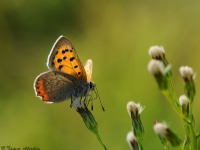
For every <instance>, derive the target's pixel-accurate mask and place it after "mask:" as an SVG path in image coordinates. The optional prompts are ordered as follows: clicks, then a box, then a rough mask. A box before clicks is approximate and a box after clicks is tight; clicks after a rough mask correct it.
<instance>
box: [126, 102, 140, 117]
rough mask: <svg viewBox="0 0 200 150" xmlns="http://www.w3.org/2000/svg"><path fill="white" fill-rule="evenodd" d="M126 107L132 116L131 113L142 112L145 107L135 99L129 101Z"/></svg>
mask: <svg viewBox="0 0 200 150" xmlns="http://www.w3.org/2000/svg"><path fill="white" fill-rule="evenodd" d="M126 108H127V111H128V114H129V116H130V117H131V113H133V114H134V115H136V112H138V114H140V113H141V112H142V111H143V110H144V107H142V106H141V105H140V103H138V104H136V103H134V102H133V101H130V102H128V103H127V106H126Z"/></svg>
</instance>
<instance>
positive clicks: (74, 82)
mask: <svg viewBox="0 0 200 150" xmlns="http://www.w3.org/2000/svg"><path fill="white" fill-rule="evenodd" d="M47 66H48V68H49V69H50V71H48V72H44V73H42V74H40V75H39V76H38V77H36V79H35V82H34V89H35V93H36V96H38V97H40V98H41V99H42V100H43V101H45V102H47V103H53V102H61V101H64V100H66V99H74V98H78V97H81V98H82V97H85V98H87V96H88V93H89V92H90V91H91V90H93V89H94V86H95V84H94V83H93V82H92V81H91V76H92V60H90V59H89V60H88V61H87V62H86V65H85V68H84V66H83V65H82V63H81V61H80V59H79V57H78V55H77V53H76V51H75V48H74V47H73V45H72V44H71V42H70V41H69V40H68V39H67V38H66V37H64V36H60V37H59V38H58V40H57V41H56V42H55V44H54V45H53V47H52V50H51V52H50V54H49V56H48V59H47Z"/></svg>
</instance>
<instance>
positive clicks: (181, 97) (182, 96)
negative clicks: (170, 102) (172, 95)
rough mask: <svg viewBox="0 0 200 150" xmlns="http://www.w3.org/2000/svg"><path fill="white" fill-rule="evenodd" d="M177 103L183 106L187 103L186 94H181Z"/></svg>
mask: <svg viewBox="0 0 200 150" xmlns="http://www.w3.org/2000/svg"><path fill="white" fill-rule="evenodd" d="M179 103H180V105H181V106H183V105H188V103H189V100H188V98H187V96H185V95H181V96H180V97H179Z"/></svg>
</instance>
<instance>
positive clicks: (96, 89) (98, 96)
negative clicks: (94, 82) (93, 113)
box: [94, 87, 105, 111]
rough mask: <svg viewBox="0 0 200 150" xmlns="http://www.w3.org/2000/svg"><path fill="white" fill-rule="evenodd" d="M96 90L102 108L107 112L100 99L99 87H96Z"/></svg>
mask: <svg viewBox="0 0 200 150" xmlns="http://www.w3.org/2000/svg"><path fill="white" fill-rule="evenodd" d="M95 89H96V91H95V90H94V91H95V93H96V95H97V97H99V101H100V104H101V108H102V110H103V111H105V109H104V107H103V105H102V102H101V98H100V95H99V92H98V90H97V87H95Z"/></svg>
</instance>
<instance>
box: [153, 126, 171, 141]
mask: <svg viewBox="0 0 200 150" xmlns="http://www.w3.org/2000/svg"><path fill="white" fill-rule="evenodd" d="M153 128H154V131H155V133H156V134H158V135H160V136H161V137H165V136H166V134H167V129H168V126H167V124H165V123H160V122H158V123H156V124H155V125H154V127H153Z"/></svg>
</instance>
